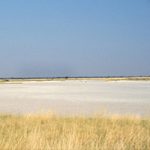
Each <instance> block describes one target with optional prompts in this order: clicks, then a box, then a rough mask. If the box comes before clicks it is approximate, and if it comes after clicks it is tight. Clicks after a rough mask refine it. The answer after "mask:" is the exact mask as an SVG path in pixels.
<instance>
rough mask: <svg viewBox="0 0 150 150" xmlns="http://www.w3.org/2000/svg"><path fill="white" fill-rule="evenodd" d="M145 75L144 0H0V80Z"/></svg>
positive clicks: (148, 57) (147, 22)
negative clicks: (7, 78) (8, 78)
mask: <svg viewBox="0 0 150 150" xmlns="http://www.w3.org/2000/svg"><path fill="white" fill-rule="evenodd" d="M133 75H134V76H136V75H150V0H122V1H121V0H13V1H12V0H1V1H0V77H56V76H57V77H58V76H59V77H62V76H133Z"/></svg>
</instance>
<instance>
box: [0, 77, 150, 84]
mask: <svg viewBox="0 0 150 150" xmlns="http://www.w3.org/2000/svg"><path fill="white" fill-rule="evenodd" d="M66 80H101V81H150V76H147V77H146V76H145V77H144V76H141V77H138V76H137V77H136V76H135V77H134V76H133V77H54V78H14V79H13V78H10V79H0V83H9V84H21V83H23V82H24V81H66Z"/></svg>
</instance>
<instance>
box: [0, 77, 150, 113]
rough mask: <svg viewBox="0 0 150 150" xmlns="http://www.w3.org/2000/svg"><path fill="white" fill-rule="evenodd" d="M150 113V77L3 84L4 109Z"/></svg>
mask: <svg viewBox="0 0 150 150" xmlns="http://www.w3.org/2000/svg"><path fill="white" fill-rule="evenodd" d="M41 111H42V112H43V111H53V112H56V113H59V114H62V115H76V114H86V115H90V114H93V113H94V114H95V113H101V112H105V111H107V112H109V113H111V114H134V115H148V116H149V115H150V81H100V80H66V81H25V82H22V83H4V84H0V113H19V114H20V113H21V114H22V113H32V112H41Z"/></svg>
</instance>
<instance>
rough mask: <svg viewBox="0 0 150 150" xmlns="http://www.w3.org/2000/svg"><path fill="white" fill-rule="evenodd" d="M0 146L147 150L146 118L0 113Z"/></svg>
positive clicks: (149, 121) (148, 125)
mask: <svg viewBox="0 0 150 150" xmlns="http://www.w3.org/2000/svg"><path fill="white" fill-rule="evenodd" d="M0 149H3V150H5V149H7V150H8V149H9V150H10V149H11V150H13V149H14V150H20V149H21V150H26V149H32V150H37V149H41V150H48V149H49V150H108V149H109V150H132V149H133V150H135V149H136V150H149V149H150V119H148V118H147V119H146V118H138V117H125V116H124V117H123V116H122V117H121V116H112V117H111V116H103V115H100V116H95V117H89V118H87V117H59V116H56V115H51V114H44V115H40V114H39V115H25V116H13V115H1V116H0Z"/></svg>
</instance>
